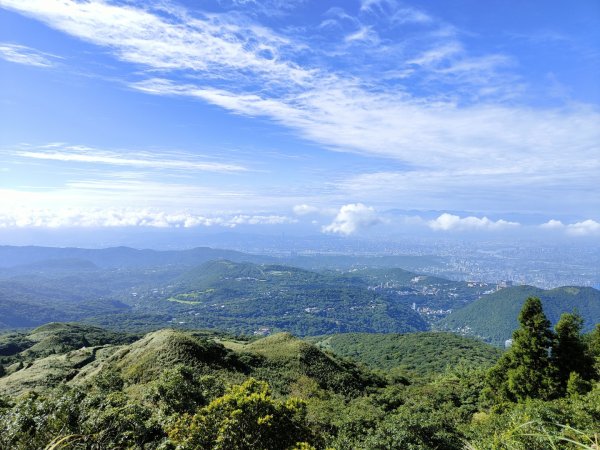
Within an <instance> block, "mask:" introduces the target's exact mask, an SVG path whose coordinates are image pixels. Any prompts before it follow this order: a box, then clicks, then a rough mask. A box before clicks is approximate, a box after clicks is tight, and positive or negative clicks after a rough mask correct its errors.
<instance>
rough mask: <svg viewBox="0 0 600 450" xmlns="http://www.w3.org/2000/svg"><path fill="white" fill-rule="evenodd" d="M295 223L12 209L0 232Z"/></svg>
mask: <svg viewBox="0 0 600 450" xmlns="http://www.w3.org/2000/svg"><path fill="white" fill-rule="evenodd" d="M294 222H295V220H294V219H291V218H289V217H286V216H279V215H240V214H238V215H228V216H205V215H198V214H193V213H190V212H164V211H158V210H155V209H133V208H123V209H115V208H106V209H103V208H93V209H89V208H88V209H81V208H65V209H25V208H15V209H12V210H4V211H2V212H0V228H71V227H98V228H102V227H110V228H112V227H150V228H193V227H198V226H205V227H210V226H221V227H227V228H235V227H237V226H239V225H281V224H289V223H294Z"/></svg>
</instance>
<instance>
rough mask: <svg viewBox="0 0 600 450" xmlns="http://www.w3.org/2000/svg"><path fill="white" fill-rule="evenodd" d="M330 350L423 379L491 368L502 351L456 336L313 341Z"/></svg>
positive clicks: (339, 336)
mask: <svg viewBox="0 0 600 450" xmlns="http://www.w3.org/2000/svg"><path fill="white" fill-rule="evenodd" d="M310 341H311V342H314V343H315V344H316V345H317V346H318V347H319V348H323V349H326V350H329V351H331V352H333V353H335V354H336V355H340V356H343V357H347V358H352V359H353V360H356V361H360V362H362V363H364V364H366V365H367V366H369V367H371V368H374V369H381V370H386V371H388V370H391V369H395V370H396V371H397V372H399V373H412V374H417V375H420V376H424V375H431V374H439V373H443V372H444V371H446V370H447V369H448V368H450V367H455V366H459V365H460V366H463V367H465V368H478V367H489V366H491V365H492V364H494V363H495V362H496V360H497V359H498V358H499V357H500V354H501V352H500V350H498V349H497V348H495V347H492V346H490V345H488V344H485V343H483V342H481V341H478V340H475V339H471V338H467V337H462V336H458V335H456V334H453V333H431V332H426V333H410V334H368V333H347V334H335V335H332V336H322V337H316V338H310Z"/></svg>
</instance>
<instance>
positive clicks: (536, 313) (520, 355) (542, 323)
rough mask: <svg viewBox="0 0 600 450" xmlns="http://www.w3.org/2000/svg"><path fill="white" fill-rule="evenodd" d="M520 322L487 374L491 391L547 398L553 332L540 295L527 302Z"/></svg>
mask: <svg viewBox="0 0 600 450" xmlns="http://www.w3.org/2000/svg"><path fill="white" fill-rule="evenodd" d="M519 323H520V325H521V326H520V328H519V329H518V330H516V331H515V332H514V333H513V343H512V345H511V347H510V349H509V350H508V351H507V352H506V353H505V354H504V355H503V356H502V358H500V361H498V364H497V365H496V366H495V367H493V368H492V370H491V371H490V373H489V374H488V385H489V389H488V393H490V394H491V395H492V396H493V397H496V398H497V399H500V400H509V401H523V400H526V399H528V398H548V397H550V396H551V395H552V391H553V384H554V376H553V366H552V365H551V360H550V349H551V347H552V342H553V337H554V335H553V333H552V330H551V329H550V321H549V320H548V319H547V318H546V315H545V314H544V311H543V309H542V302H541V300H540V299H539V298H536V297H529V298H528V299H527V300H526V301H525V303H524V305H523V308H522V309H521V313H520V314H519Z"/></svg>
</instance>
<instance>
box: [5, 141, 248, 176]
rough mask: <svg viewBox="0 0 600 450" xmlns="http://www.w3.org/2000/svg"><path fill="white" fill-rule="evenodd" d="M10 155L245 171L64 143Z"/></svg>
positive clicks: (189, 158) (189, 157) (185, 157)
mask: <svg viewBox="0 0 600 450" xmlns="http://www.w3.org/2000/svg"><path fill="white" fill-rule="evenodd" d="M14 154H15V155H16V156H19V157H21V158H28V159H37V160H49V161H64V162H77V163H88V164H104V165H112V166H129V167H135V168H142V169H161V170H181V171H205V172H219V173H232V172H245V171H247V170H248V169H247V168H246V167H243V166H241V165H237V164H227V163H221V162H214V161H202V160H201V159H200V158H199V157H198V156H196V155H193V154H189V153H181V152H179V153H174V152H171V153H160V152H156V151H153V152H131V151H129V152H117V151H113V150H100V149H95V148H91V147H86V146H80V145H79V146H78V145H66V144H51V145H49V146H45V147H41V148H37V149H33V150H17V151H15V152H14Z"/></svg>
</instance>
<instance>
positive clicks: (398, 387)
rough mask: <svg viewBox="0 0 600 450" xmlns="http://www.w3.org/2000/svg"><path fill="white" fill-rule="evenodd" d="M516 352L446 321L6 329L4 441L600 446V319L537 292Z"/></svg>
mask: <svg viewBox="0 0 600 450" xmlns="http://www.w3.org/2000/svg"><path fill="white" fill-rule="evenodd" d="M518 323H519V328H518V329H517V331H515V333H514V336H513V343H512V346H511V347H510V348H509V349H508V350H506V351H505V352H501V351H500V350H498V349H497V348H495V347H492V346H490V345H488V344H485V343H482V342H480V341H476V340H474V339H472V338H467V337H461V336H456V335H453V334H448V333H431V332H425V333H413V334H367V333H363V334H361V333H353V334H334V335H328V336H320V337H315V338H310V339H308V340H303V339H300V338H297V337H294V336H293V335H291V334H289V333H276V334H272V335H270V336H266V337H260V338H252V339H249V338H244V337H240V336H233V335H230V334H226V333H216V332H213V331H194V330H174V329H162V330H158V331H154V332H150V333H147V334H142V335H131V334H127V333H122V332H115V331H107V330H104V329H102V328H97V327H92V326H88V325H79V324H69V323H52V324H48V325H44V326H42V327H39V328H36V329H34V330H32V331H30V332H13V333H8V334H4V335H2V336H1V337H0V374H1V377H0V448H2V449H48V450H50V449H205V448H206V449H213V448H214V449H311V448H315V449H325V448H335V449H482V450H483V449H523V450H525V449H548V448H569V449H570V448H572V449H576V448H578V449H579V448H587V449H595V448H598V441H599V440H600V436H599V435H598V432H599V430H600V382H599V380H600V325H597V326H596V327H595V329H594V330H593V332H592V333H589V334H587V335H582V334H581V330H582V321H581V318H580V317H579V316H578V315H577V314H563V315H562V316H561V317H560V319H559V321H558V323H557V324H556V326H555V327H553V328H552V327H551V324H550V321H548V320H547V318H546V316H545V314H544V311H543V309H542V302H540V300H539V299H537V298H529V299H527V300H526V301H525V302H524V306H523V308H522V310H521V312H520V314H519V317H518Z"/></svg>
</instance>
